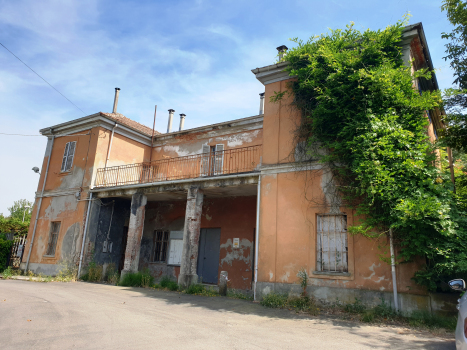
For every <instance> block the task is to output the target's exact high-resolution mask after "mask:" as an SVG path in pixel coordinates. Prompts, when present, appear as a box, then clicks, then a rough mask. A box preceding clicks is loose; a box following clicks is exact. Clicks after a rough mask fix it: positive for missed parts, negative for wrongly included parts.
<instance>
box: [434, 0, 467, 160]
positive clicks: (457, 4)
mask: <svg viewBox="0 0 467 350" xmlns="http://www.w3.org/2000/svg"><path fill="white" fill-rule="evenodd" d="M441 10H442V11H446V13H447V18H448V20H449V22H451V24H452V25H453V26H454V29H453V30H452V31H451V32H450V33H442V38H444V39H447V40H449V43H448V44H446V57H444V59H445V60H449V61H450V66H451V68H452V69H453V70H454V81H453V84H454V87H453V88H450V89H447V90H445V92H444V96H443V100H444V108H445V110H446V113H447V115H446V117H445V118H444V122H445V124H446V129H445V130H440V135H441V136H442V141H443V143H444V144H446V145H447V146H449V147H452V148H454V149H456V150H458V151H462V152H464V153H465V152H467V115H466V114H465V111H466V108H467V56H466V43H467V2H466V1H462V0H444V1H443V5H442V6H441Z"/></svg>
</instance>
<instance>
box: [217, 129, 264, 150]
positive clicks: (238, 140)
mask: <svg viewBox="0 0 467 350" xmlns="http://www.w3.org/2000/svg"><path fill="white" fill-rule="evenodd" d="M259 132H260V130H255V131H253V132H251V131H250V132H243V133H239V134H233V135H227V136H223V137H215V138H211V139H209V143H211V142H213V141H214V142H220V141H227V146H228V147H229V148H234V147H239V146H243V144H244V143H251V142H253V141H254V140H255V139H256V138H257V137H258V134H259Z"/></svg>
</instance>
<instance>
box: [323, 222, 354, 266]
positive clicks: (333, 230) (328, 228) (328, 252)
mask: <svg viewBox="0 0 467 350" xmlns="http://www.w3.org/2000/svg"><path fill="white" fill-rule="evenodd" d="M317 227H318V235H317V245H316V247H317V258H316V269H317V270H318V271H326V272H347V271H348V245H347V216H346V215H318V225H317Z"/></svg>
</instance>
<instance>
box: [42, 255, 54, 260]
mask: <svg viewBox="0 0 467 350" xmlns="http://www.w3.org/2000/svg"><path fill="white" fill-rule="evenodd" d="M42 257H43V258H45V259H55V255H42Z"/></svg>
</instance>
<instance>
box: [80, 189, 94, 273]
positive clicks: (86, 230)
mask: <svg viewBox="0 0 467 350" xmlns="http://www.w3.org/2000/svg"><path fill="white" fill-rule="evenodd" d="M91 205H92V192H91V193H90V195H89V203H88V210H87V213H86V222H85V223H84V232H83V243H81V253H80V255H79V266H78V278H79V276H80V274H81V264H82V263H83V254H84V243H85V242H86V233H87V232H88V221H89V212H90V211H91Z"/></svg>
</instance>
